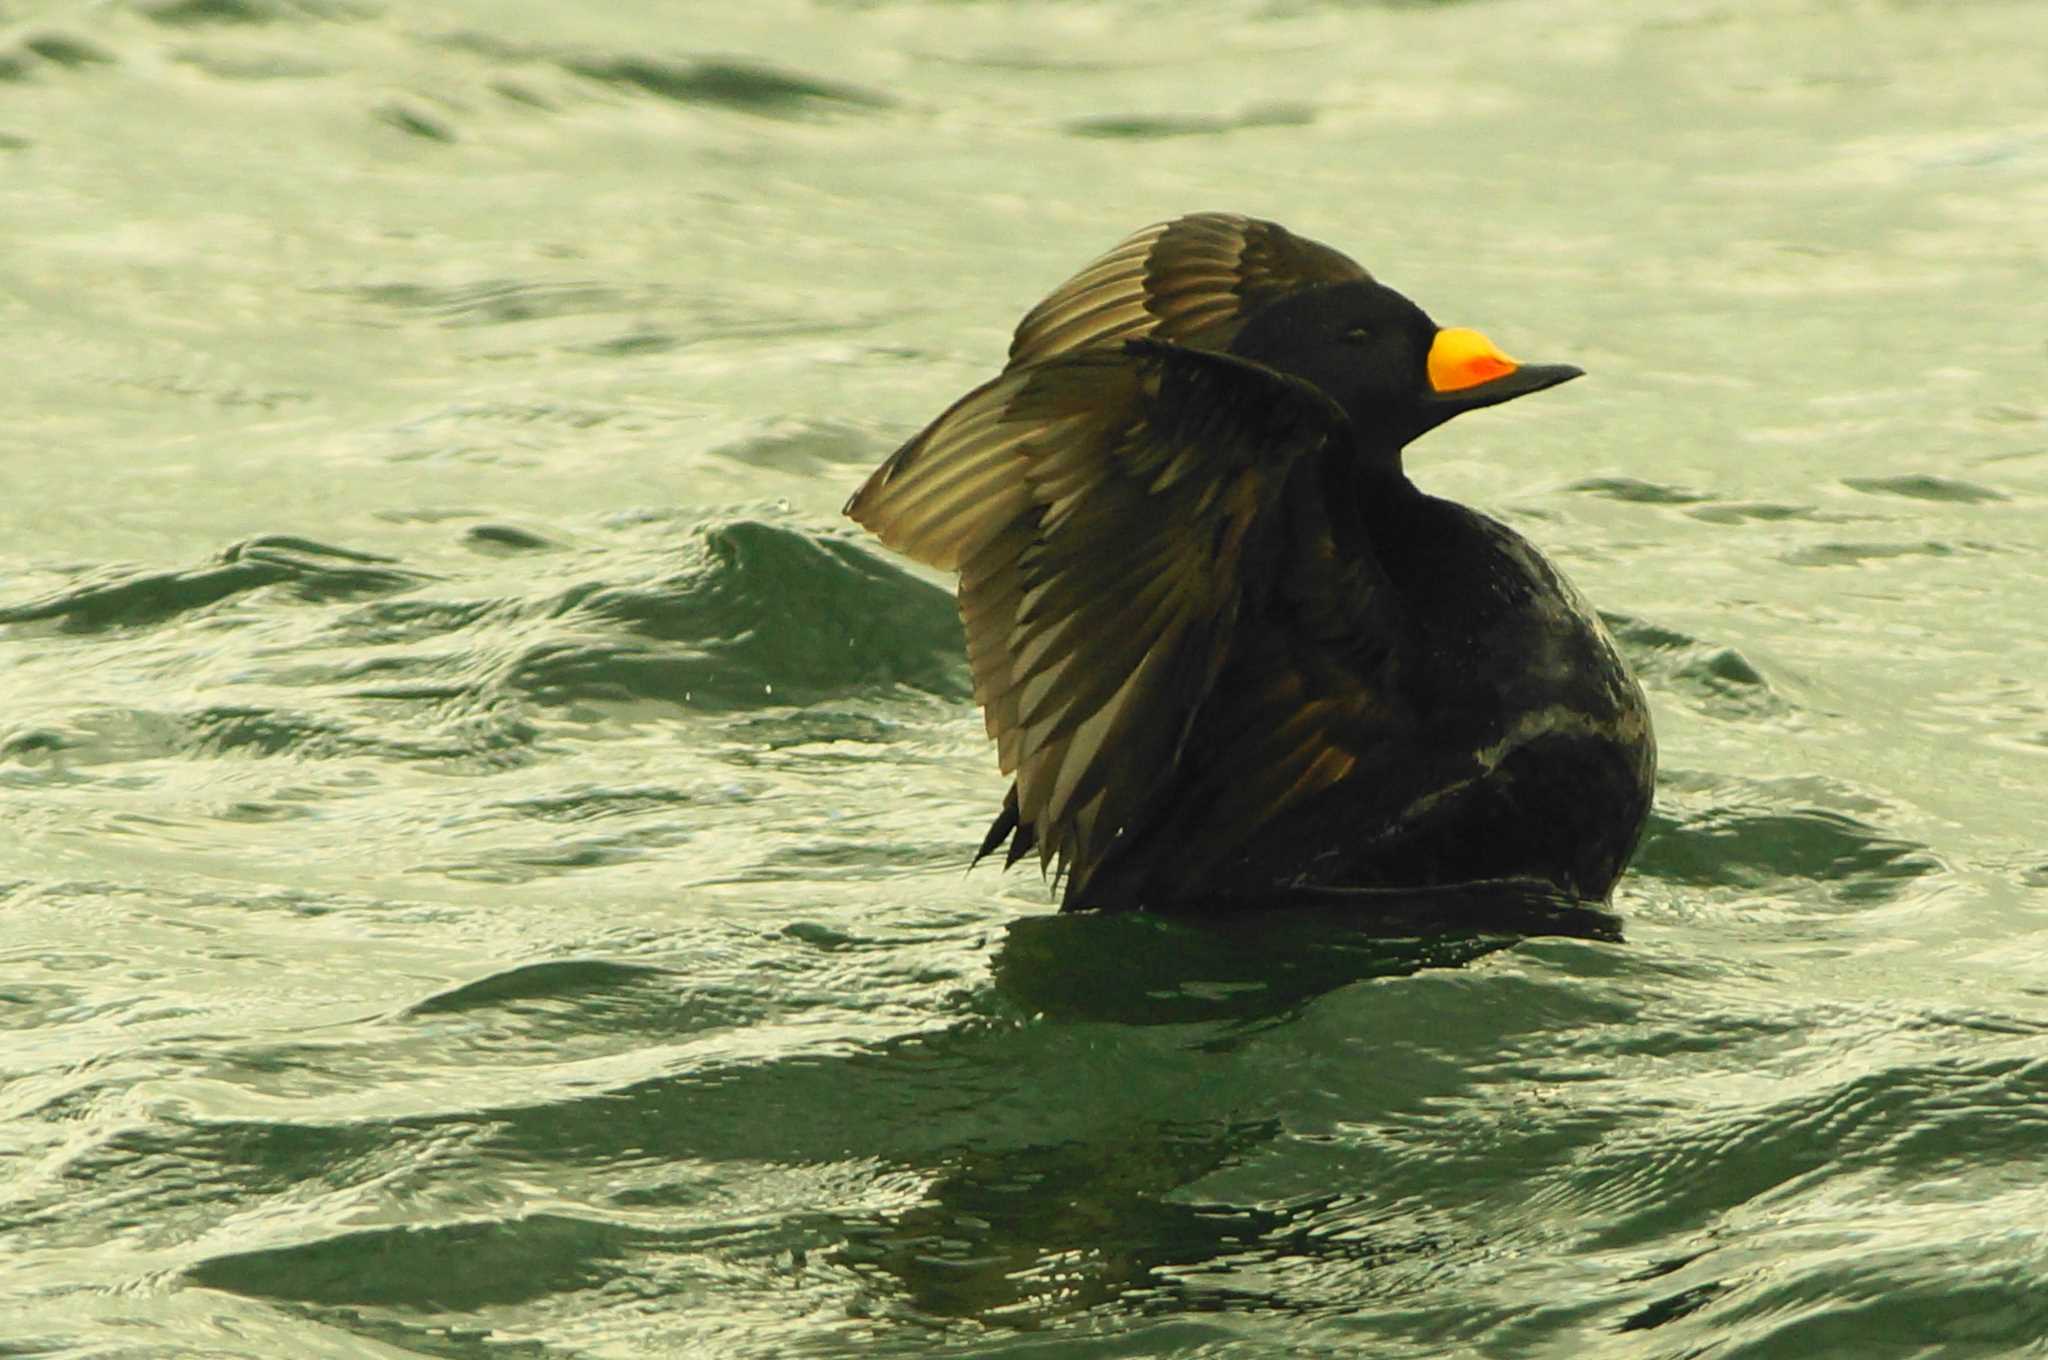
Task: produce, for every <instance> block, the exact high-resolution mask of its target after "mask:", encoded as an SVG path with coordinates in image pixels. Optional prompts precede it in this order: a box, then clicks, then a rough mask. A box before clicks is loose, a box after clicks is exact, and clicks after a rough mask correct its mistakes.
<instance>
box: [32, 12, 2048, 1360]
mask: <svg viewBox="0 0 2048 1360" xmlns="http://www.w3.org/2000/svg"><path fill="white" fill-rule="evenodd" d="M2044 69H2048V39H2044V37H2043V30H2042V27H2041V11H2040V8H2039V6H2038V4H2035V3H2031V2H2030V0H2028V2H2020V3H2004V4H2001V3H1992V2H1991V0H1979V2H1978V3H1961V2H1960V0H1959V2H1958V3H1948V4H1931V3H1920V4H1915V3H1907V2H1906V0H1896V2H1894V3H1887V2H1885V0H1754V2H1753V3H1734V2H1733V0H1726V2H1724V3H1711V2H1710V0H1697V2H1694V0H1673V2H1672V3H1668V4H1659V5H1654V6H1650V5H1645V6H1621V5H1613V4H1605V3H1593V2H1592V0H1555V2H1551V3H1523V2H1522V0H1499V2H1498V3H1486V2H1485V0H1472V2H1471V3H1462V4H1443V5H1415V4H1402V5H1392V4H1390V5H1372V4H1342V3H1335V2H1334V0H1331V2H1330V3H1314V2H1313V0H1277V2H1276V0H1216V2H1215V3H1197V4H1173V5H1169V4H1165V3H1158V2H1156V0H1077V2H1076V3H1060V4H1047V5H1026V4H1021V3H1008V4H1006V3H998V2H997V0H984V2H983V3H967V4H947V3H911V2H909V0H879V2H878V3H860V4H856V3H824V2H823V0H817V2H816V3H796V2H795V0H780V2H778V0H770V2H769V3H764V4H761V5H755V6H722V5H721V6H713V5H708V4H705V5H683V6H661V5H651V4H643V5H629V4H617V5H608V6H589V7H583V6H570V5H565V4H559V3H556V4H542V3H535V2H534V0H526V2H525V3H510V2H507V0H501V2H500V3H495V4H483V3H480V2H479V0H461V2H459V3H456V4H451V5H444V6H440V7H436V8H434V9H433V11H432V12H431V13H428V12H426V11H421V10H414V9H407V8H405V7H395V6H394V7H387V6H382V5H378V4H375V3H354V2H353V0H350V2H347V3H344V2H342V0H142V2H139V3H132V4H119V5H99V6H90V7H86V6H77V5H57V4H35V3H28V4H24V3H20V2H19V0H17V2H16V3H0V341H4V345H5V353H6V356H7V365H6V368H7V377H6V379H5V382H4V384H0V393H4V395H0V414H4V420H0V1353H5V1354H10V1355H12V1354H19V1355H50V1356H67V1357H87V1356H91V1357H115V1356H119V1357H131V1356H170V1355H179V1356H184V1355H207V1356H262V1357H268V1356H399V1355H439V1356H486V1355H489V1356H501V1355H517V1356H546V1357H567V1356H605V1357H614V1356H641V1355H647V1356H654V1355H677V1354H695V1355H716V1356H758V1357H770V1356H775V1357H780V1356H792V1355H811V1356H827V1355H830V1356H838V1355H847V1356H853V1355H861V1356H866V1355H923V1354H947V1355H960V1356H983V1355H996V1356H1008V1355H1018V1356H1026V1355H1028V1356H1034V1357H1038V1356H1102V1357H1109V1356H1118V1357H1121V1356H1140V1355H1144V1356H1152V1355H1200V1356H1206V1357H1249V1356H1292V1355H1333V1356H1334V1355H1346V1356H1348V1355H1369V1356H1390V1357H1391V1356H1403V1357H1406V1356H1427V1355H1443V1356H1464V1355H1473V1354H1480V1355H1490V1356H1514V1357H1521V1356H1557V1357H1581V1356H1631V1357H1632V1356H1671V1357H1677V1356H1704V1355H1712V1356H1714V1357H1716V1360H1725V1358H1727V1357H1738V1356H1739V1357H1760V1356H1776V1357H1809V1356H1821V1355H1841V1356H1856V1357H1861V1356H1889V1355H1897V1356H1906V1355H1915V1356H1942V1357H1948V1356H1994V1355H1996V1356H2007V1355H2044V1354H2048V1227H2044V1225H2048V1155H2044V1154H2048V982H2044V977H2048V838H2044V836H2043V834H2042V831H2041V824H2042V806H2043V801H2044V800H2043V788H2044V783H2048V778H2044V776H2048V626H2044V620H2048V613H2044V609H2043V605H2042V598H2041V597H2042V586H2041V581H2042V567H2043V549H2044V545H2048V382H2044V379H2043V370H2044V359H2048V263H2044V261H2048V84H2044V82H2043V81H2042V79H2041V72H2042V70H2044ZM1202 208H1220V209H1231V210H1237V211H1243V212H1250V213H1253V214H1257V215H1262V216H1268V217H1272V218H1276V219H1278V220H1280V221H1282V222H1285V223H1286V224H1288V225H1289V226H1290V227H1293V228H1295V229H1297V230H1299V231H1301V232H1303V233H1305V234H1307V235H1310V236H1313V237H1316V238H1318V239H1322V240H1325V241H1328V242H1330V243H1331V244H1333V245H1335V246H1337V247H1338V248H1340V249H1343V250H1345V251H1347V252H1348V253H1350V254H1352V255H1354V256H1356V257H1357V258H1358V259H1360V260H1361V261H1363V262H1364V263H1365V264H1367V265H1368V267H1370V268H1372V269H1373V270H1374V271H1375V272H1376V273H1378V274H1379V275H1380V276H1381V277H1383V278H1384V279H1386V280H1387V281H1388V282H1390V283H1392V284H1394V285H1395V286H1396V287H1399V288H1401V289H1402V290H1403V291H1405V292H1407V293H1409V294H1410V295H1411V296H1413V297H1415V298H1416V299H1417V300H1418V301H1420V302H1421V303H1422V304H1423V305H1424V306H1425V307H1427V308H1428V309H1429V310H1430V311H1431V312H1432V313H1433V314H1434V315H1435V316H1436V317H1437V318H1438V319H1440V320H1442V321H1444V322H1445V323H1447V324H1467V325H1476V326H1479V327H1482V328H1484V329H1485V330H1486V331H1487V332H1488V333H1489V334H1491V335H1492V336H1493V337H1494V338H1495V339H1496V340H1498V341H1499V342H1500V343H1501V344H1502V345H1503V346H1504V347H1505V348H1506V349H1507V350H1508V351H1509V352H1510V353H1514V354H1517V355H1520V356H1523V357H1526V358H1530V359H1540V360H1552V361H1560V362H1570V363H1575V364H1579V365H1581V366H1583V367H1584V368H1586V369H1587V370H1588V371H1589V374H1590V376H1589V377H1588V378H1587V379H1585V380H1583V381H1580V382H1577V383H1573V384H1571V385H1570V386H1569V387H1567V388H1563V389H1560V390H1559V391H1557V392H1554V393H1546V394H1544V395H1543V396H1542V397H1541V398H1538V399H1532V400H1530V401H1527V402H1518V403H1515V404H1514V405H1513V406H1512V407H1509V408H1504V409H1502V410H1500V411H1497V412H1488V413H1485V414H1482V415H1476V416H1472V417H1469V418H1467V419H1465V420H1461V421H1459V422H1458V423H1457V424H1456V425H1455V426H1453V427H1451V428H1448V429H1446V430H1444V431H1442V432H1440V433H1438V434H1436V435H1433V436H1431V437H1430V438H1429V439H1428V440H1427V441H1426V442H1425V443H1424V444H1422V445H1419V446H1418V447H1417V449H1416V450H1415V451H1414V453H1413V454H1412V455H1411V468H1412V469H1413V470H1414V472H1415V474H1416V476H1417V478H1418V480H1419V481H1421V482H1422V483H1423V485H1424V486H1425V488H1426V489H1428V490H1431V491H1434V492H1437V493H1439V494H1445V495H1451V496H1454V497H1456V498H1458V499H1461V500H1465V501H1468V502H1470V503H1473V504H1475V505H1478V506H1481V507H1483V508H1485V509H1487V510H1488V511H1489V512H1491V513H1494V514H1496V515H1499V516H1501V517H1503V518H1505V519H1507V520H1509V521H1510V522H1512V523H1513V524H1515V525H1516V526H1517V527H1518V528H1519V529H1520V530H1521V531H1522V532H1523V533H1525V534H1526V535H1527V536H1528V537H1530V538H1531V539H1533V540H1535V541H1536V542H1537V543H1538V544H1539V545H1541V546H1542V547H1543V548H1544V549H1545V551H1546V552H1548V553H1550V554H1552V555H1553V556H1554V557H1555V558H1556V560H1558V561H1559V562H1560V563H1561V564H1562V565H1563V566H1564V567H1565V568H1566V569H1567V570H1568V571H1570V573H1571V574H1572V576H1573V578H1574V579H1575V581H1576V582H1577V584H1578V585H1579V586H1580V588H1581V589H1582V590H1583V591H1584V592H1585V593H1586V594H1587V595H1588V596H1590V597H1591V598H1592V599H1594V600H1595V601H1596V602H1598V603H1599V604H1600V606H1601V607H1602V608H1603V609H1604V610H1606V611H1608V613H1609V614H1610V616H1611V618H1612V620H1613V621H1614V623H1615V625H1616V629H1617V632H1618V635H1619V636H1620V638H1621V640H1622V642H1623V645H1624V647H1625V649H1626V650H1627V651H1628V653H1629V655H1630V658H1631V659H1632V661H1633V662H1634V663H1635V665H1636V666H1637V668H1638V670H1639V671H1640V673H1641V674H1642V676H1643V678H1644V680H1645V684H1646V686H1647V687H1648V689H1649V691H1650V694H1651V698H1652V702H1653V704H1654V707H1655V711H1656V718H1657V724H1658V730H1659V736H1660V742H1661V746H1662V751H1663V778H1662V787H1661V789H1660V794H1659V802H1658V811H1657V815H1656V818H1655V821H1654V822H1653V825H1652V829H1651V833H1650V835H1649V837H1648V839H1647V841H1646V843H1645V845H1644V847H1643V849H1642V851H1641V854H1640V855H1639V857H1638V861H1637V864H1636V867H1635V869H1634V871H1633V872H1632V873H1631V875H1630V876H1629V877H1627V878H1625V879H1624V880H1623V883H1622V886H1621V889H1620V891H1619V893H1618V895H1617V898H1616V904H1615V905H1616V909H1617V911H1618V912H1619V913H1620V914H1621V916H1622V917H1623V919H1624V922H1625V931H1626V935H1627V940H1626V942H1625V943H1622V944H1603V943H1597V942H1585V941H1564V940H1544V941H1528V942H1524V943H1520V944H1510V943H1508V942H1505V941H1499V940H1475V939H1457V938H1452V939H1443V940H1436V941H1431V942H1427V943H1413V942H1400V941H1386V940H1371V939H1365V938H1360V937H1357V936H1355V935H1351V934H1347V933H1346V932H1345V931H1343V930H1342V929H1341V928H1339V927H1337V926H1334V925H1332V924H1330V923H1327V922H1325V923H1315V922H1292V923H1288V924H1287V925H1285V926H1275V927H1273V928H1271V929H1267V930H1262V931H1257V932H1252V931H1236V932H1232V931H1220V932H1219V931H1216V930H1209V929H1197V928H1194V927H1190V926H1187V925H1182V924H1175V923H1172V922H1166V921H1159V920H1150V919H1116V918H1111V919H1099V918H1061V917H1057V916H1054V915H1051V914H1050V913H1049V903H1050V894H1049V893H1048V891H1047V888H1046V886H1045V885H1044V884H1043V883H1042V882H1040V881H1039V879H1038V878H1037V876H1036V875H1034V874H1030V873H1027V872H1024V871H1023V870H1021V869H1020V870H1019V871H1017V872H1014V873H1012V874H1010V875H1008V876H1000V875H996V874H993V873H991V872H989V870H988V869H987V868H983V869H981V870H977V871H976V872H975V873H974V874H972V875H968V874H966V873H964V872H963V865H964V863H965V860H966V857H967V855H968V853H969V852H970V851H971V849H972V847H973V845H974V843H975V842H976V841H977V839H978V838H979V836H980V834H981V831H982V830H983V828H984V827H985V825H986V823H987V819H988V818H989V816H990V815H991V814H992V813H993V811H994V808H995V806H996V803H997V801H998V800H999V798H1000V795H1001V793H1002V789H1003V787H1004V784H1003V781H1002V780H1001V779H1000V778H999V777H998V775H997V773H996V771H995V767H994V758H993V753H992V752H991V751H990V750H989V749H988V746H987V743H986V742H985V740H984V738H983V736H982V732H981V724H980V720H979V717H978V715H977V713H976V712H975V710H974V708H973V706H972V703H971V700H970V698H969V697H968V692H967V683H966V674H965V667H964V663H963V660H962V658H961V655H960V641H959V635H958V629H957V625H956V624H955V623H954V621H953V615H952V610H951V604H950V601H949V599H948V597H947V595H946V594H945V592H944V590H943V589H942V586H941V584H939V583H935V582H934V581H933V580H932V579H930V578H928V577H925V576H922V575H918V574H914V573H912V572H910V571H908V570H906V569H905V568H904V567H903V566H902V565H901V564H898V563H893V562H891V561H889V560H887V558H886V555H884V554H882V553H880V552H879V550H877V549H875V548H874V547H873V546H872V545H871V544H869V543H867V542H864V541H863V540H862V539H861V537H860V536H859V535H858V534H857V533H856V532H855V531H854V530H853V529H852V527H851V526H849V525H847V524H845V523H844V522H843V521H841V520H840V519H839V518H838V514H837V510H838V506H839V504H840V503H841V502H842V501H843V500H844V498H845V496H846V495H847V493H848V492H849V491H850V490H851V489H852V487H853V486H854V485H856V484H857V483H858V481H859V480H860V478H861V477H862V476H863V475H864V474H865V473H866V471H867V470H868V469H869V468H871V467H872V466H873V465H874V464H875V463H876V462H878V461H879V460H880V459H881V458H882V457H884V456H886V454H887V453H888V452H889V451H890V450H891V449H892V448H893V447H894V446H895V444H896V443H897V442H898V441H899V440H901V439H902V438H903V437H904V436H905V435H907V434H908V433H909V432H910V431H912V430H913V429H915V428H916V427H917V426H918V425H919V424H921V423H922V422H923V421H924V420H926V419H927V418H929V417H930V416H931V415H933V414H934V413H936V412H937V411H938V410H939V409H941V408H942V407H943V406H944V405H945V404H946V403H947V402H949V401H950V400H951V399H952V398H953V397H955V396H956V395H958V394H959V393H960V392H962V391H964V390H965V389H966V388H967V387H968V386H970V385H972V384H973V383H975V382H977V381H979V380H980V379H981V378H983V377H985V376H987V375H988V374H989V373H991V372H992V371H993V370H994V368H995V367H996V366H997V365H998V364H999V363H1000V360H1001V355H1002V351H1003V347H1004V344H1005V341H1006V338H1007V332H1008V329H1009V327H1010V326H1011V325H1012V324H1013V323H1014V321H1015V319H1016V318H1017V317H1018V316H1019V315H1020V314H1021V313H1022V312H1023V310H1024V309H1025V308H1026V307H1028V306H1029V305H1030V304H1031V303H1032V302H1033V301H1035V300H1036V299H1037V298H1038V297H1039V296H1040V295H1041V294H1042V293H1044V292H1045V291H1046V290H1048V289H1049V288H1050V287H1052V286H1053V285H1054V284H1056V283H1057V282H1059V281H1060V280H1061V279H1062V278H1064V277H1065V276H1066V275H1067V274H1068V273H1069V272H1070V271H1071V270H1072V269H1073V268H1075V267H1076V266H1077V265H1079V264H1080V263H1082V262H1083V261H1085V260H1086V259H1088V258H1089V257H1091V256H1092V255H1093V254H1095V253H1096V252H1098V251H1100V250H1101V249H1103V248H1105V247H1106V246H1107V245H1109V244H1110V243H1111V242H1113V241H1114V240H1116V239H1117V238H1118V237H1120V236H1121V235H1122V234H1123V233H1124V232H1126V231H1128V230H1129V229H1131V228H1134V227H1136V226H1138V225H1140V224H1143V223H1145V222H1149V221H1153V220H1156V219H1159V218H1162V217H1167V216H1172V215H1176V214H1178V213H1181V212H1184V211H1190V210H1194V209H1202Z"/></svg>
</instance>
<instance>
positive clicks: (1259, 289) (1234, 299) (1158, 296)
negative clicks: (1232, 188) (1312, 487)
mask: <svg viewBox="0 0 2048 1360" xmlns="http://www.w3.org/2000/svg"><path fill="white" fill-rule="evenodd" d="M1370 277H1371V276H1370V275H1369V274H1367V273H1366V272H1365V270H1364V269H1363V268H1361V267H1360V266H1359V265H1358V264H1357V262H1355V261H1353V260H1352V259H1350V258H1349V257H1348V256H1345V255H1343V254H1340V253H1339V252H1337V251H1335V250H1332V249H1330V248H1329V247H1328V246H1325V245H1322V244H1320V243H1318V242H1315V241H1310V240H1306V239H1304V238H1303V237H1299V236H1296V235H1295V234H1294V233H1292V232H1290V231H1288V230H1287V229H1286V228H1285V227H1282V226H1280V225H1279V224H1277V223H1274V222H1267V221H1262V220H1260V219H1258V218H1254V217H1243V216H1240V215H1238V214H1236V213H1215V212H1207V213H1191V214H1189V215H1188V216H1186V217H1181V218H1177V219H1175V220H1173V221H1171V222H1155V223H1153V224H1152V225H1151V226H1149V227H1144V228H1142V229H1140V230H1139V231H1136V232H1134V233H1132V234H1131V235H1130V236H1128V237H1126V238H1125V239H1124V240H1123V241H1122V242H1120V243H1119V244H1118V245H1116V246H1115V247H1114V248H1112V249H1111V250H1110V251H1109V252H1108V253H1107V254H1105V255H1103V256H1101V257H1099V258H1098V259H1096V260H1094V261H1093V262H1091V263H1090V264H1088V265H1087V266H1085V267H1084V268H1083V269H1081V271H1080V272H1079V273H1077V274H1075V275H1074V276H1073V277H1072V278H1070V279H1068V280H1067V281H1066V282H1065V283H1063V284H1061V285H1060V286H1059V287H1058V288H1056V289H1054V290H1053V291H1052V293H1051V294H1050V295H1048V296H1047V297H1046V299H1045V300H1044V301H1043V302H1041V303H1039V304H1038V305H1037V306H1036V307H1034V308H1032V309H1031V311H1030V312H1028V313H1027V314H1026V315H1025V317H1024V320H1023V321H1022V322H1020V323H1019V324H1018V326H1017V332H1016V335H1015V336H1014V337H1013V338H1012V339H1011V342H1010V359H1009V366H1010V367H1011V368H1018V367H1022V366H1024V365H1027V364H1033V363H1040V362H1043V361H1044V360H1046V359H1050V358H1052V357H1053V356H1055V355H1058V354H1066V353H1072V352H1074V351H1077V350H1083V349H1097V348H1105V347H1110V346H1114V345H1116V344H1118V343H1120V342H1121V341H1124V340H1129V339H1135V338H1150V339H1155V340H1169V341H1173V342H1175V343H1179V344H1185V345H1190V346H1196V347H1201V348H1208V349H1217V350H1221V349H1227V348H1228V347H1229V345H1230V342H1231V340H1232V339H1233V338H1234V337H1235V336H1236V334H1237V332H1238V330H1240V329H1241V328H1242V327H1243V325H1244V323H1245V321H1246V320H1247V319H1249V318H1250V316H1251V314H1252V313H1253V312H1256V311H1258V310H1259V309H1260V308H1261V307H1263V306H1265V305H1266V304H1267V303H1269V302H1272V301H1274V300H1275V299H1277V298H1280V297H1282V296H1285V295H1286V294H1288V293H1293V292H1298V291H1299V290H1301V289H1304V288H1314V287H1318V286H1320V285H1323V284H1331V283H1352V282H1359V281H1364V280H1368V279H1370Z"/></svg>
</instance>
